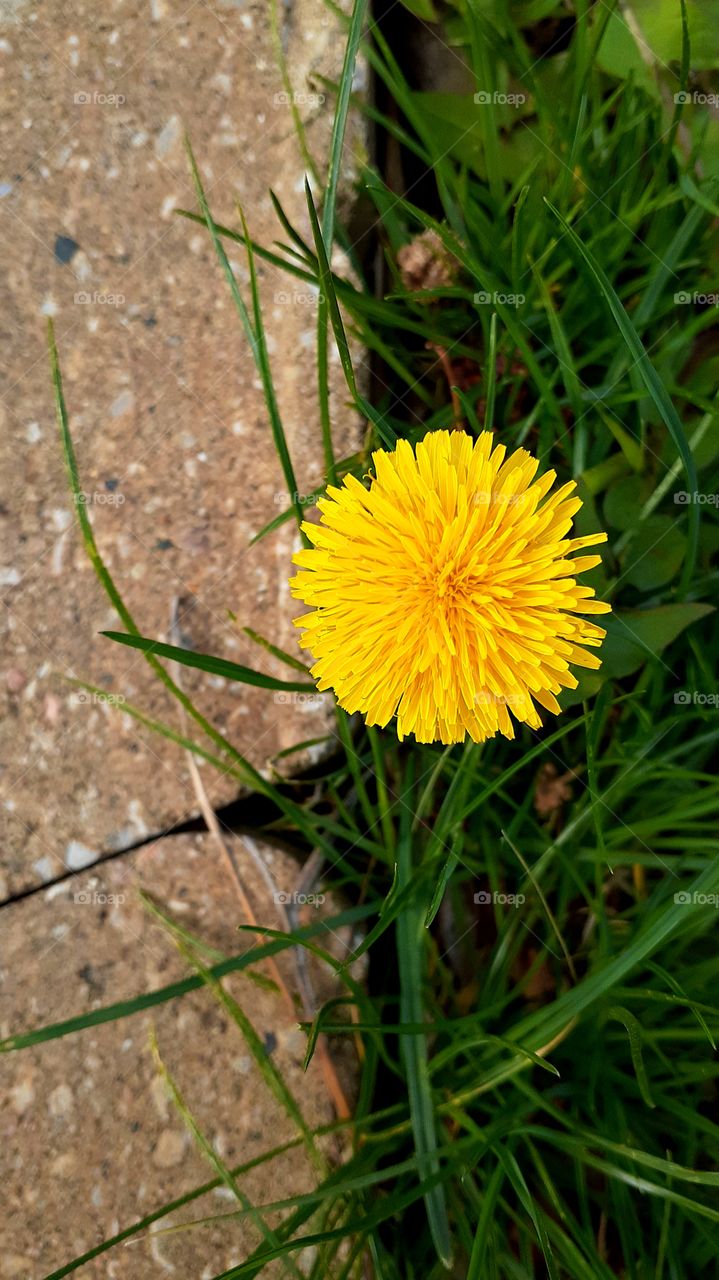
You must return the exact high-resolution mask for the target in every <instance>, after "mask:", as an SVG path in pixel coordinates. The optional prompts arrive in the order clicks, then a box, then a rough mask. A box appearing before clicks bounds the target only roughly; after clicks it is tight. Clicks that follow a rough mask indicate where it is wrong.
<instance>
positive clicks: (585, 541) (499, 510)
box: [290, 431, 609, 743]
mask: <svg viewBox="0 0 719 1280" xmlns="http://www.w3.org/2000/svg"><path fill="white" fill-rule="evenodd" d="M506 453H507V451H506V448H505V446H504V445H502V444H499V445H496V446H495V447H493V437H492V435H491V434H490V432H488V431H485V432H483V434H482V435H480V436H479V438H478V439H477V440H476V441H474V440H473V439H472V437H471V436H469V435H467V434H466V433H465V432H463V431H454V432H452V433H450V432H449V431H432V432H430V433H429V434H428V435H426V436H425V437H424V439H423V440H421V441H420V443H419V444H418V445H417V448H416V453H415V451H413V449H412V446H411V445H410V444H409V443H408V441H406V440H400V441H399V442H398V444H397V447H396V449H395V450H394V451H393V452H388V451H386V450H383V449H380V450H378V451H377V452H376V453H374V454H373V455H372V459H373V463H374V472H375V476H374V478H373V479H372V480H371V483H370V486H369V488H365V486H364V485H363V484H361V483H360V481H359V480H357V479H356V478H355V477H354V476H349V475H348V476H345V478H344V480H343V482H342V485H341V486H340V487H335V486H329V488H328V489H327V496H326V497H324V498H321V499H320V501H319V503H318V506H319V509H320V513H321V517H320V521H321V522H320V523H319V524H310V523H305V524H304V525H303V528H304V531H305V532H306V534H307V536H308V538H309V539H310V541H311V543H312V546H311V547H308V548H306V549H305V550H302V551H299V552H298V553H297V554H296V555H295V557H294V563H295V564H297V565H299V568H300V572H299V573H298V574H297V575H296V576H295V577H294V578H293V579H292V581H291V584H290V585H291V588H292V594H293V595H294V596H295V597H297V598H298V599H300V600H302V601H304V603H305V604H306V605H308V606H309V607H310V608H311V609H312V612H311V613H308V614H305V615H304V616H302V617H300V618H296V619H295V623H296V625H297V626H299V627H302V628H304V631H303V634H302V636H301V639H300V643H301V645H302V647H303V648H306V649H310V650H311V653H312V655H313V658H314V660H315V661H314V666H313V667H312V675H313V676H314V678H315V679H316V680H317V682H318V687H319V688H320V689H322V690H324V689H333V690H334V692H335V694H336V696H337V700H338V702H339V704H340V706H341V707H344V709H345V711H348V712H355V711H360V712H361V713H362V714H363V715H364V716H365V718H366V721H367V724H369V725H375V724H376V725H386V724H388V723H389V721H390V720H391V719H392V717H393V716H395V715H396V717H397V733H398V735H399V738H400V739H402V738H404V736H405V735H406V734H409V733H413V734H414V736H415V738H417V740H418V741H419V742H434V741H436V740H437V739H439V740H440V741H441V742H445V743H450V742H461V741H463V740H464V738H465V736H466V735H467V734H469V736H470V737H471V738H472V739H473V740H474V741H475V742H482V741H483V740H484V739H485V738H489V737H491V736H492V735H493V734H495V733H497V732H500V733H503V734H505V736H506V737H508V738H512V737H514V727H513V719H514V720H517V721H523V722H524V723H526V724H528V725H529V726H530V727H531V728H533V729H537V728H539V727H540V726H541V723H542V722H541V720H540V717H539V713H538V710H537V704H539V706H540V707H544V708H546V710H548V711H551V712H554V714H557V713H558V712H559V711H560V710H561V708H560V706H559V703H558V702H557V694H559V693H560V692H561V690H562V689H563V688H564V689H574V688H576V686H577V680H576V678H575V676H574V675H573V674H572V672H571V671H570V664H574V665H576V666H580V667H590V668H596V667H598V666H599V665H600V662H599V659H598V658H597V656H596V655H595V654H593V653H589V652H587V650H586V649H585V648H582V647H580V646H584V645H586V646H589V647H590V648H594V647H596V646H597V645H599V644H601V642H602V639H603V638H604V635H605V632H604V631H603V629H602V628H601V627H598V626H596V625H595V623H593V622H591V621H588V620H587V619H586V618H583V617H581V616H580V615H581V614H597V613H605V612H606V611H607V610H608V609H609V605H607V604H604V603H603V602H602V601H599V600H595V599H594V591H593V589H592V588H591V587H586V586H580V585H579V584H578V583H577V581H576V575H577V574H580V573H582V572H583V571H584V570H585V569H591V568H593V567H594V565H596V564H598V563H599V562H600V558H601V557H600V556H597V555H589V556H585V555H579V554H578V552H580V551H582V550H583V549H584V548H585V547H589V546H594V545H596V544H597V543H599V542H604V541H605V540H606V536H607V535H606V534H605V533H594V534H591V535H590V536H589V537H585V538H571V537H569V538H568V537H567V533H568V531H569V529H570V526H571V524H572V517H573V516H574V515H575V514H576V512H577V511H578V510H579V508H580V507H581V505H582V504H581V500H580V499H579V498H577V497H576V496H572V494H573V491H574V489H575V482H574V481H570V482H569V483H568V484H565V485H563V486H562V487H561V488H559V489H557V490H556V492H555V493H553V494H551V496H549V490H550V489H551V487H552V485H553V483H554V481H555V479H556V475H555V473H554V472H553V471H549V472H547V473H546V475H543V476H542V477H541V479H539V480H535V479H534V477H535V474H536V472H537V468H538V466H539V463H538V461H537V459H536V458H533V457H532V456H531V454H529V453H527V451H526V450H525V449H517V450H516V451H515V452H514V453H511V454H510V455H509V456H508V457H507V456H506ZM510 712H511V715H510Z"/></svg>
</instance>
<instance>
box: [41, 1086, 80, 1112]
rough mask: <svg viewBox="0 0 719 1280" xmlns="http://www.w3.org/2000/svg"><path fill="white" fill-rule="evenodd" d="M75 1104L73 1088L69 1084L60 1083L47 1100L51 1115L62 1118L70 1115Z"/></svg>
mask: <svg viewBox="0 0 719 1280" xmlns="http://www.w3.org/2000/svg"><path fill="white" fill-rule="evenodd" d="M74 1105H75V1099H74V1097H73V1092H72V1089H71V1088H70V1086H69V1084H59V1085H57V1087H56V1088H55V1089H53V1091H52V1093H51V1094H50V1097H49V1098H48V1100H47V1106H48V1111H49V1112H50V1115H51V1116H55V1118H56V1119H61V1118H63V1117H64V1116H67V1115H69V1113H70V1112H71V1111H72V1109H73V1107H74Z"/></svg>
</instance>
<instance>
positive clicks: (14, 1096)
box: [10, 1075, 35, 1116]
mask: <svg viewBox="0 0 719 1280" xmlns="http://www.w3.org/2000/svg"><path fill="white" fill-rule="evenodd" d="M34 1100H35V1090H34V1088H33V1084H32V1077H31V1076H29V1075H27V1076H24V1077H23V1079H22V1080H19V1081H18V1083H17V1084H16V1085H13V1087H12V1089H11V1090H10V1105H11V1106H12V1109H13V1111H14V1112H15V1114H16V1115H17V1116H24V1115H25V1112H26V1111H27V1109H28V1107H30V1106H31V1105H32V1103H33V1102H34Z"/></svg>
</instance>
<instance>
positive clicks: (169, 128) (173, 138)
mask: <svg viewBox="0 0 719 1280" xmlns="http://www.w3.org/2000/svg"><path fill="white" fill-rule="evenodd" d="M180 131H181V125H180V117H179V116H170V119H169V120H168V121H167V122H166V124H164V125H163V127H162V129H161V130H160V132H159V133H158V135H157V137H156V139H155V155H156V156H157V158H158V160H164V159H166V157H167V156H168V155H169V154H170V152H171V151H172V148H173V147H174V145H175V143H176V142H178V141H179V138H180Z"/></svg>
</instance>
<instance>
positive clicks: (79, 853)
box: [65, 840, 97, 871]
mask: <svg viewBox="0 0 719 1280" xmlns="http://www.w3.org/2000/svg"><path fill="white" fill-rule="evenodd" d="M96 861H97V854H96V852H95V850H94V849H88V847H87V845H86V844H82V843H81V841H80V840H71V841H70V843H69V844H68V845H67V846H66V848H65V866H66V867H67V869H68V871H82V868H83V867H89V866H90V865H91V863H93V862H96Z"/></svg>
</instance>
